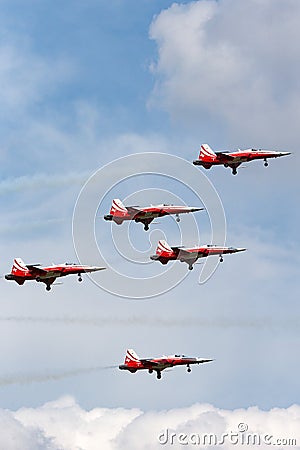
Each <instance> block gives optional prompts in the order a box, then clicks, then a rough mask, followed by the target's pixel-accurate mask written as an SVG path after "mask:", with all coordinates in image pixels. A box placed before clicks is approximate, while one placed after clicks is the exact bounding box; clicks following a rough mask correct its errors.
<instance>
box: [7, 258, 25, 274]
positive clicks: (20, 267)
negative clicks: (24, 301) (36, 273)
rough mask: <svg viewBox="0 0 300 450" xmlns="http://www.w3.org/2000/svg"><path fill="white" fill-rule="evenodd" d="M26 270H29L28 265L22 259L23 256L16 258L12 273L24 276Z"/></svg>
mask: <svg viewBox="0 0 300 450" xmlns="http://www.w3.org/2000/svg"><path fill="white" fill-rule="evenodd" d="M26 272H28V268H27V267H26V264H25V263H24V261H22V259H21V258H15V259H14V263H13V266H12V269H11V273H12V274H13V275H16V276H18V275H21V276H22V275H24V273H26Z"/></svg>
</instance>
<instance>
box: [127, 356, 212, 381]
mask: <svg viewBox="0 0 300 450" xmlns="http://www.w3.org/2000/svg"><path fill="white" fill-rule="evenodd" d="M211 361H213V359H203V358H189V357H188V356H184V355H170V356H162V357H160V358H146V359H140V358H139V357H138V355H137V354H136V353H135V351H134V350H132V349H129V350H127V352H126V356H125V362H124V364H121V365H120V366H119V369H121V370H128V371H129V372H131V373H135V372H136V371H137V370H148V372H149V373H153V372H156V377H157V378H158V379H159V380H160V379H161V372H162V371H163V370H165V369H168V368H170V367H175V366H187V371H188V372H191V370H192V369H191V367H190V366H191V365H192V364H202V363H206V362H211Z"/></svg>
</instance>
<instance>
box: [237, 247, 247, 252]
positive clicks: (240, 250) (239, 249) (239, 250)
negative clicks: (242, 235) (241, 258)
mask: <svg viewBox="0 0 300 450" xmlns="http://www.w3.org/2000/svg"><path fill="white" fill-rule="evenodd" d="M246 250H247V249H246V248H242V247H240V248H236V249H235V251H236V252H245V251H246Z"/></svg>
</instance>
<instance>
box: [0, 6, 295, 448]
mask: <svg viewBox="0 0 300 450" xmlns="http://www.w3.org/2000/svg"><path fill="white" fill-rule="evenodd" d="M299 21H300V3H299V2H298V1H297V0H263V1H261V0H247V1H244V2H241V1H239V0H223V1H216V0H207V1H206V0H203V1H194V2H190V1H182V2H178V3H173V2H172V1H169V0H163V1H157V0H128V1H126V2H125V1H122V0H111V1H110V2H104V1H102V0H98V1H96V0H86V1H82V0H64V1H62V2H59V7H57V6H56V5H54V4H53V2H50V1H47V0H46V1H44V2H40V1H38V0H28V1H27V2H23V1H21V0H9V1H8V0H2V1H1V2H0V30H1V35H0V168H1V179H0V202H1V224H0V239H1V269H0V272H1V274H2V275H3V274H5V273H8V272H9V271H10V269H11V265H12V261H13V258H14V257H21V258H22V259H24V261H25V262H26V263H42V264H45V265H47V264H51V263H52V262H55V263H59V262H65V261H68V262H77V261H78V260H80V262H82V263H86V264H98V263H99V262H103V259H104V262H105V265H106V266H107V267H108V269H107V271H105V273H104V272H103V273H99V274H97V275H95V277H93V279H89V278H88V277H87V276H85V277H84V282H83V283H82V284H78V283H77V280H76V278H75V277H68V278H66V279H65V280H63V284H62V285H59V286H53V289H52V291H51V292H50V293H48V292H45V289H44V286H41V285H39V284H38V285H37V284H36V283H34V282H29V283H27V284H25V285H24V286H23V287H20V286H18V285H17V284H15V283H12V282H8V281H5V280H3V279H1V280H0V292H1V296H0V304H1V312H0V322H1V328H0V330H1V331H0V355H1V369H0V399H1V402H0V407H1V410H0V422H1V423H2V427H1V428H2V429H5V433H3V434H2V435H1V436H0V442H1V441H2V442H1V444H2V446H3V447H5V448H7V449H8V448H11V449H19V448H22V449H27V448H28V449H34V448H37V449H44V448H49V449H57V448H63V449H73V448H80V449H93V448H99V445H100V444H102V445H101V448H104V449H119V448H122V449H124V448H128V449H132V448H160V447H161V445H160V444H159V442H158V441H157V436H158V434H159V432H161V431H162V430H164V429H166V428H169V429H172V430H176V432H177V433H180V432H184V433H192V432H198V433H200V432H214V433H218V434H221V433H222V432H229V431H230V430H236V429H237V426H238V424H239V423H241V422H243V423H247V424H248V425H249V429H251V430H253V431H257V432H261V433H262V432H268V433H271V434H272V433H273V434H274V433H277V434H276V436H277V437H278V438H283V437H287V438H294V437H296V438H298V445H299V442H300V436H299V431H297V430H299V429H300V427H299V422H300V411H299V406H297V404H299V402H300V398H299V392H300V382H299V376H298V374H299V369H300V361H299V344H300V338H299V328H300V306H299V262H300V261H299V249H300V242H299V209H298V192H299V188H300V183H299V175H298V172H299V169H300V164H299V150H298V139H299V138H298V135H299V123H298V122H299V116H300V81H299V80H300V63H299V52H300V30H299ZM204 142H207V143H209V144H210V146H211V147H212V148H214V149H219V150H228V149H233V150H235V149H237V148H247V147H258V148H267V149H276V150H285V151H291V152H292V153H293V154H292V155H291V156H290V157H287V158H282V159H280V160H272V161H270V164H269V167H268V168H265V167H264V166H263V164H262V163H261V162H254V163H251V164H248V165H245V168H244V167H241V168H240V169H239V173H238V175H237V176H236V177H233V176H232V175H231V173H230V171H229V170H228V169H227V170H226V169H225V168H223V167H216V168H214V169H212V170H210V171H205V172H204V169H201V168H197V167H194V166H192V165H191V164H188V162H190V161H192V160H193V159H196V158H197V156H198V153H199V147H200V145H201V143H204ZM145 152H155V153H157V157H156V156H155V155H154V156H153V155H150V156H148V157H146V155H145ZM161 153H166V154H169V155H170V156H169V157H168V156H158V155H159V154H161ZM131 154H137V157H136V158H134V159H130V157H128V155H131ZM126 156H127V158H125V159H124V160H121V162H120V161H118V162H113V161H115V160H116V159H118V158H121V157H126ZM174 157H177V158H174ZM147 158H148V159H147ZM159 158H162V159H159ZM179 158H182V159H183V160H185V161H182V160H180V159H179ZM180 161H181V162H180ZM152 169H153V170H152ZM97 171H98V172H97ZM147 171H148V172H154V173H152V174H149V173H147ZM95 173H96V175H94V177H93V178H90V177H91V176H92V175H93V174H95ZM174 173H175V175H174ZM141 174H142V175H141ZM127 177H130V178H127ZM207 177H208V178H207ZM88 180H90V181H89V183H88V184H85V183H86V182H87V181H88ZM118 181H119V182H118ZM82 188H83V191H81V189H82ZM89 188H90V191H89V190H88V189H89ZM80 192H81V195H82V197H79V198H83V199H84V200H85V201H82V202H81V203H80V202H79V203H77V205H78V204H80V209H79V211H78V209H77V210H76V209H75V214H74V216H73V212H74V208H75V204H76V201H77V199H78V196H79V194H80ZM87 193H88V194H89V195H90V197H89V196H88V197H84V195H86V194H87ZM83 194H84V195H83ZM115 197H119V198H121V199H122V200H123V199H125V200H126V199H127V200H126V201H127V204H144V205H145V204H147V203H156V202H168V201H171V202H172V203H177V202H180V203H186V204H192V205H193V206H194V205H195V206H196V205H198V204H199V203H200V205H201V206H202V205H204V206H205V207H206V209H207V210H208V212H199V213H197V215H195V217H194V219H193V218H191V217H184V218H182V221H181V222H180V228H178V225H176V223H175V222H174V221H173V220H172V219H171V218H165V219H162V220H161V221H160V223H159V224H156V225H152V227H151V232H150V233H147V234H146V233H144V231H143V230H142V227H141V226H139V224H131V225H130V226H129V227H126V226H122V227H117V226H112V227H111V226H110V224H109V223H106V222H104V221H103V218H102V217H103V215H104V214H106V213H108V210H109V207H110V203H111V199H112V198H115ZM86 198H87V200H86ZM125 203H126V202H125ZM220 205H221V206H220ZM223 208H224V212H225V217H226V224H227V225H226V242H227V244H228V245H234V246H241V247H246V248H247V249H248V250H247V252H245V253H243V254H239V255H232V256H228V257H227V258H225V260H224V263H223V264H222V265H221V266H218V267H217V269H216V271H215V273H214V274H213V275H212V277H211V278H210V279H209V280H208V281H207V282H206V283H203V284H199V274H200V271H201V270H202V269H203V266H201V265H197V266H195V269H194V271H193V272H192V273H188V274H187V271H186V266H185V265H183V264H180V263H179V262H178V263H175V264H174V265H173V266H171V267H170V269H168V270H167V271H166V269H165V268H164V267H162V266H161V265H159V264H158V263H157V264H155V263H150V264H149V255H151V254H152V253H153V252H154V251H155V245H156V242H157V240H158V239H159V238H161V237H165V238H166V239H168V241H169V242H170V243H171V244H172V243H174V244H178V243H180V242H181V241H183V244H194V243H196V242H198V241H200V242H203V243H207V242H210V239H211V226H210V223H211V222H210V220H211V221H212V226H213V233H215V234H214V236H215V239H221V237H222V233H223V232H224V231H225V229H224V223H223V219H222V212H223ZM73 217H74V218H75V219H76V220H75V224H74V221H73V223H72V219H73ZM72 229H73V231H74V242H73V237H72ZM92 241H93V242H92ZM74 243H75V246H74ZM216 243H219V242H216ZM95 248H97V249H98V251H97V252H95ZM127 252H129V253H128V254H127ZM212 264H213V265H216V264H217V261H214V262H213V263H212ZM186 275H187V276H186ZM116 276H120V280H121V281H119V279H118V278H116ZM151 277H153V278H151ZM144 279H145V281H144V282H143V280H144ZM116 280H118V281H116ZM178 281H181V282H180V283H179V284H177V282H178ZM121 283H124V284H121ZM176 284H177V285H176ZM121 285H122V289H121V290H122V292H123V294H124V295H123V296H122V295H120V293H119V292H118V291H119V290H118V287H119V286H121ZM175 285H176V286H175ZM107 286H109V289H107ZM123 286H124V288H123ZM149 286H151V289H152V290H151V289H150V288H149ZM103 287H104V288H105V289H106V290H105V289H103ZM149 289H150V291H149ZM153 289H154V291H155V294H160V293H161V292H163V291H165V290H166V291H168V292H166V293H163V294H161V295H155V296H153V297H151V298H143V299H141V298H138V297H142V296H146V297H147V294H149V295H150V294H151V293H153ZM108 290H109V291H110V292H107V291H108ZM116 294H119V295H116ZM131 297H135V298H131ZM127 348H134V349H135V350H136V352H137V353H138V354H139V355H140V356H143V357H150V356H160V355H162V354H174V353H178V352H179V353H184V354H187V355H191V356H199V357H212V358H214V359H215V361H214V362H213V363H210V364H207V365H203V366H199V367H195V368H194V369H193V371H192V373H191V374H187V373H186V369H185V368H177V369H174V370H172V371H170V372H166V373H163V378H162V380H161V381H159V382H158V381H157V380H156V379H155V377H154V376H153V375H152V376H151V375H149V374H148V373H146V372H145V373H144V372H142V373H137V374H135V375H132V374H129V373H126V372H121V371H119V370H118V369H116V368H112V367H111V366H116V365H118V364H120V363H123V359H124V356H125V351H126V349H127ZM279 425H280V426H279ZM74 429H76V430H77V433H76V435H75V434H74V435H73V434H72V430H74ZM297 433H298V435H297ZM12 436H14V439H12ZM141 436H142V437H144V441H145V442H144V441H143V442H142V443H141ZM143 446H144V447H143ZM181 447H182V446H181V445H180V444H178V448H181ZM173 448H177V447H176V446H174V445H173Z"/></svg>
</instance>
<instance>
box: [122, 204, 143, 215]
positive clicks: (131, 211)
mask: <svg viewBox="0 0 300 450" xmlns="http://www.w3.org/2000/svg"><path fill="white" fill-rule="evenodd" d="M126 209H127V211H128V212H129V214H138V213H140V212H143V210H142V209H140V208H136V207H134V206H126Z"/></svg>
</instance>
